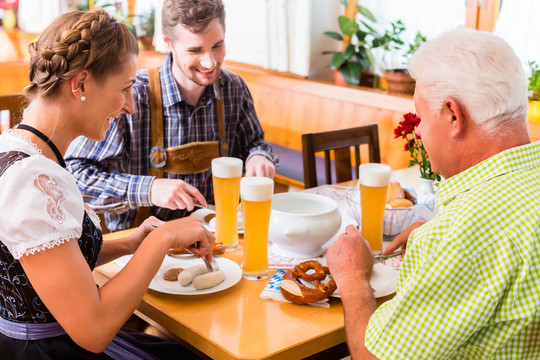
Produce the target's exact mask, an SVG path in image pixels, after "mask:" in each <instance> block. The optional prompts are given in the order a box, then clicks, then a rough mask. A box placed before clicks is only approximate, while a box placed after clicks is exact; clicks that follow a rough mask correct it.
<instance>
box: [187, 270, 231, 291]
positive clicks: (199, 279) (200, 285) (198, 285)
mask: <svg viewBox="0 0 540 360" xmlns="http://www.w3.org/2000/svg"><path fill="white" fill-rule="evenodd" d="M223 280H225V273H224V272H223V271H222V270H216V271H212V272H207V273H206V274H202V275H198V276H195V279H193V287H194V288H195V289H197V290H202V289H208V288H211V287H214V286H216V285H218V284H220V283H221V282H223Z"/></svg>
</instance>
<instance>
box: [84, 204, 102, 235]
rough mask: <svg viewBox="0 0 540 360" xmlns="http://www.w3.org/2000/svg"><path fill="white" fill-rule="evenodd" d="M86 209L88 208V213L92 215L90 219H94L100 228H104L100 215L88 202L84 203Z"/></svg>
mask: <svg viewBox="0 0 540 360" xmlns="http://www.w3.org/2000/svg"><path fill="white" fill-rule="evenodd" d="M84 209H85V210H86V213H87V214H88V216H89V217H90V220H92V222H93V223H94V225H96V227H98V228H99V229H102V228H101V219H100V217H99V216H98V214H97V213H96V212H95V211H94V209H92V208H91V207H90V206H88V204H84Z"/></svg>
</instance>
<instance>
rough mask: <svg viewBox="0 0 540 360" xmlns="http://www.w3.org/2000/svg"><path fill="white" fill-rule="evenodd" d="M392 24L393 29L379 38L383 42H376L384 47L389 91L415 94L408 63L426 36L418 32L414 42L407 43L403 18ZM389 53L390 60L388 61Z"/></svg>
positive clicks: (385, 72) (385, 76) (384, 61)
mask: <svg viewBox="0 0 540 360" xmlns="http://www.w3.org/2000/svg"><path fill="white" fill-rule="evenodd" d="M390 25H391V26H392V29H391V30H387V31H386V32H385V33H384V35H383V36H382V38H380V39H377V41H381V42H382V44H379V43H376V45H377V46H382V48H383V49H384V56H383V63H384V66H385V71H384V78H385V79H386V84H387V87H388V92H389V93H398V94H407V95H412V94H414V87H415V81H414V79H413V78H412V77H411V76H410V75H409V72H408V71H407V63H408V62H409V59H410V58H411V56H412V54H414V52H415V51H416V50H417V49H418V48H419V47H420V46H421V45H422V44H423V43H425V42H426V37H425V36H423V35H422V34H421V33H420V32H417V33H416V36H415V38H414V40H413V42H411V43H405V41H403V40H402V38H401V36H402V33H403V32H404V31H405V29H406V27H405V24H403V22H402V21H401V20H397V21H394V22H392V23H391V24H390ZM388 55H389V56H390V61H388V57H387V56H388Z"/></svg>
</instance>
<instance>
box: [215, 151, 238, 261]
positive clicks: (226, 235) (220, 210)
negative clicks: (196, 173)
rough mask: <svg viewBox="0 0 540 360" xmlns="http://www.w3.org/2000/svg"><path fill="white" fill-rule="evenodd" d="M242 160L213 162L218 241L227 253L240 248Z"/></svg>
mask: <svg viewBox="0 0 540 360" xmlns="http://www.w3.org/2000/svg"><path fill="white" fill-rule="evenodd" d="M242 164H243V162H242V160H240V159H237V158H233V157H219V158H215V159H213V160H212V180H213V184H214V200H215V202H216V239H217V241H220V242H222V243H223V246H224V247H225V249H226V250H227V251H233V250H236V248H237V247H238V219H237V214H238V199H239V197H240V178H241V177H242Z"/></svg>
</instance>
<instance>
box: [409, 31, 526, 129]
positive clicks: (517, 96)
mask: <svg viewBox="0 0 540 360" xmlns="http://www.w3.org/2000/svg"><path fill="white" fill-rule="evenodd" d="M409 72H410V74H411V76H412V77H413V78H415V79H416V82H417V84H418V85H419V87H420V88H421V89H422V94H423V95H424V97H425V99H426V100H427V102H428V104H429V107H430V109H431V110H432V111H435V112H438V111H440V110H441V108H442V106H443V102H444V100H445V99H446V98H448V97H451V98H453V99H455V100H456V101H458V102H459V103H460V104H461V105H462V106H463V107H464V108H465V109H464V110H465V111H466V112H467V113H468V114H469V115H470V116H471V118H472V119H473V121H475V122H476V123H478V124H483V126H484V128H485V129H486V130H487V131H490V132H492V131H500V130H502V129H508V127H514V126H517V125H520V126H525V127H527V126H528V125H527V107H528V102H527V86H528V85H527V84H528V83H527V79H526V77H525V73H524V70H523V66H522V64H521V61H520V59H519V58H518V57H517V56H516V54H515V53H514V51H513V50H512V48H511V47H510V45H508V43H506V42H505V41H504V40H503V39H502V38H500V37H498V36H497V35H494V34H492V33H489V32H486V31H478V30H472V29H466V28H460V29H456V30H451V31H447V32H445V33H442V34H441V35H439V36H438V37H436V38H434V39H433V40H430V41H428V42H426V43H425V44H423V45H422V46H421V47H420V48H419V49H418V50H417V51H416V52H415V54H414V55H413V57H412V58H411V60H410V62H409Z"/></svg>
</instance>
